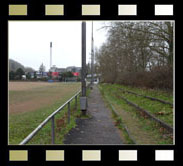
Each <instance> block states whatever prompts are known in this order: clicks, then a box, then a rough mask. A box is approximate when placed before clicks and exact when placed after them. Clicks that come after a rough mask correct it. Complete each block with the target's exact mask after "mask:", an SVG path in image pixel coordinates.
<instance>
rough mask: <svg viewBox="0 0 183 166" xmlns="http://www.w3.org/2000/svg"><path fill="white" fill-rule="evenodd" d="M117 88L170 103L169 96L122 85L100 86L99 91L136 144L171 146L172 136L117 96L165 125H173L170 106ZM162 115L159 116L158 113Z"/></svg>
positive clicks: (170, 98) (164, 93) (170, 97)
mask: <svg viewBox="0 0 183 166" xmlns="http://www.w3.org/2000/svg"><path fill="white" fill-rule="evenodd" d="M118 88H123V89H127V90H131V91H132V90H133V92H136V93H139V94H146V95H148V96H152V97H156V98H159V99H164V100H167V101H172V99H173V97H172V95H171V94H169V93H166V92H164V91H158V90H148V89H140V88H139V89H138V88H132V87H127V86H122V85H114V84H113V85H112V84H101V85H100V90H101V92H102V94H103V97H104V98H105V99H106V100H107V101H108V102H110V103H111V104H112V105H113V106H114V108H115V110H116V111H117V113H118V116H120V117H118V118H121V119H122V122H123V123H124V124H125V126H127V128H128V129H129V131H130V133H131V135H132V136H133V138H134V139H135V140H136V142H137V144H172V143H173V138H172V135H171V134H169V133H167V132H166V131H165V130H164V129H163V128H161V127H160V126H159V125H157V124H156V123H155V122H153V121H151V120H149V119H148V118H145V117H143V116H142V115H141V114H140V113H138V111H137V110H136V109H135V108H133V107H131V106H129V105H128V104H127V103H126V102H125V101H124V100H122V99H121V98H119V97H117V96H120V95H122V96H124V97H125V98H127V99H128V100H130V101H131V102H133V103H135V104H138V105H139V106H140V107H142V108H144V109H147V110H149V111H150V112H151V113H152V114H154V115H156V116H157V117H158V118H159V119H162V120H163V121H165V122H166V123H168V124H170V125H173V110H172V108H171V107H170V106H167V105H165V104H161V103H159V102H155V101H151V100H148V99H144V98H143V97H139V96H135V95H132V94H128V93H123V92H121V91H120V90H119V89H118ZM160 112H161V113H162V112H163V113H162V114H159V113H160Z"/></svg>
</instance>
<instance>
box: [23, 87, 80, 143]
mask: <svg viewBox="0 0 183 166" xmlns="http://www.w3.org/2000/svg"><path fill="white" fill-rule="evenodd" d="M80 93H81V90H79V91H78V92H77V93H76V94H75V95H74V96H73V97H71V98H70V99H69V100H68V101H66V102H65V103H64V104H63V105H62V106H60V107H59V108H58V109H57V110H56V111H54V112H53V113H52V114H51V115H49V116H48V117H47V118H46V119H45V120H44V121H43V122H42V123H41V124H39V125H38V127H37V128H35V129H34V130H33V131H32V132H31V133H30V134H29V135H28V136H27V137H26V138H25V139H24V140H23V141H22V142H21V143H20V144H19V145H25V144H26V143H28V142H29V141H30V140H31V139H32V138H33V137H34V136H35V135H36V134H37V133H38V131H39V130H41V129H42V128H43V127H44V126H45V125H46V124H47V123H48V121H50V120H51V119H52V143H53V144H54V139H55V138H54V116H55V115H56V114H57V113H58V112H60V111H61V110H62V109H63V108H64V107H65V106H66V105H68V112H70V102H71V101H72V100H73V99H74V98H75V102H76V103H75V106H76V108H77V96H78V95H79V94H80ZM68 121H70V117H69V119H68Z"/></svg>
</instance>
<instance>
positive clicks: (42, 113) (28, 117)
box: [9, 93, 75, 144]
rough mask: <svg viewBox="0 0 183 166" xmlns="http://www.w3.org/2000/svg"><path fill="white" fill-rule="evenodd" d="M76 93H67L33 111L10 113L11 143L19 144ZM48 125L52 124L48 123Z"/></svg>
mask: <svg viewBox="0 0 183 166" xmlns="http://www.w3.org/2000/svg"><path fill="white" fill-rule="evenodd" d="M74 94H75V93H74ZM74 94H72V95H65V97H63V98H61V99H59V100H57V101H56V102H55V103H54V104H52V105H49V106H46V107H42V108H40V109H38V110H35V111H32V112H24V113H18V114H11V115H9V144H19V143H20V142H21V141H22V140H23V139H24V138H25V137H27V135H29V134H30V133H31V132H32V131H33V130H34V129H35V128H36V127H37V126H38V125H39V124H40V123H41V122H42V121H43V120H45V119H46V118H47V117H48V116H49V115H50V114H51V113H52V112H54V111H55V110H56V109H57V108H59V107H60V106H61V105H62V104H64V103H65V102H66V101H67V100H68V99H69V98H70V97H71V96H73V95H74ZM47 126H50V125H49V124H47ZM47 126H44V127H45V129H44V130H47ZM43 133H44V132H43Z"/></svg>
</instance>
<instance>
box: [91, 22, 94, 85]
mask: <svg viewBox="0 0 183 166" xmlns="http://www.w3.org/2000/svg"><path fill="white" fill-rule="evenodd" d="M93 47H94V39H93V21H92V35H91V84H92V85H93V74H94V48H93Z"/></svg>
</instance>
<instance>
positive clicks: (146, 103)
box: [107, 85, 173, 126]
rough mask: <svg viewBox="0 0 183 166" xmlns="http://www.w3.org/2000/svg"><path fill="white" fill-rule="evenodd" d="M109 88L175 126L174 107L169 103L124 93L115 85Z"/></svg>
mask: <svg viewBox="0 0 183 166" xmlns="http://www.w3.org/2000/svg"><path fill="white" fill-rule="evenodd" d="M107 88H108V89H110V88H111V89H110V90H111V91H113V92H114V93H115V94H117V95H118V96H120V95H121V96H123V97H125V98H126V99H127V100H129V101H131V102H133V103H135V104H137V105H138V106H140V107H141V108H143V109H145V110H147V111H149V112H150V113H152V114H153V115H155V116H156V117H157V118H159V119H160V120H162V121H164V122H166V123H167V124H169V125H170V126H173V109H172V108H171V107H170V106H169V105H167V104H163V103H160V102H156V101H152V100H149V99H147V98H144V97H141V96H136V95H133V94H129V93H124V92H120V93H119V90H118V89H117V88H116V87H115V86H113V85H108V86H107Z"/></svg>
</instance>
